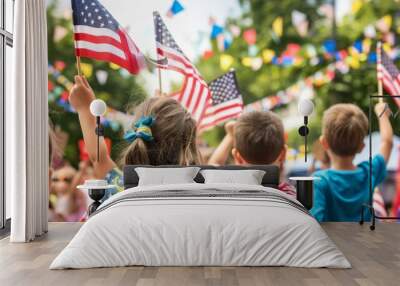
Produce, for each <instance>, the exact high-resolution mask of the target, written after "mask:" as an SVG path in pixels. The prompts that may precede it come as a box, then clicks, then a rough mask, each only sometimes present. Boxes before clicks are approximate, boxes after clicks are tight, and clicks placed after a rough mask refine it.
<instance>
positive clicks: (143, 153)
mask: <svg viewBox="0 0 400 286" xmlns="http://www.w3.org/2000/svg"><path fill="white" fill-rule="evenodd" d="M122 156H123V161H124V162H123V163H124V165H130V164H132V162H134V163H135V165H150V160H149V155H148V150H147V146H146V143H145V142H144V140H143V139H141V138H137V139H136V140H135V141H134V142H132V143H131V144H130V145H129V146H128V147H127V148H126V149H125V150H124V152H123V154H122Z"/></svg>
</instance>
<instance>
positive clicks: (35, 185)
mask: <svg viewBox="0 0 400 286" xmlns="http://www.w3.org/2000/svg"><path fill="white" fill-rule="evenodd" d="M14 11H15V17H14V21H15V22H14V48H13V61H14V65H13V66H14V69H13V71H12V78H13V82H12V93H11V96H10V97H8V98H6V188H10V189H11V193H12V195H11V236H10V241H12V242H28V241H31V240H33V239H35V237H36V236H40V235H42V234H43V233H44V232H47V226H48V224H47V209H48V184H49V183H48V182H49V180H48V156H49V152H48V147H49V143H48V138H49V136H48V107H47V22H46V4H45V0H18V1H15V10H14Z"/></svg>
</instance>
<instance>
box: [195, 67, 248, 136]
mask: <svg viewBox="0 0 400 286" xmlns="http://www.w3.org/2000/svg"><path fill="white" fill-rule="evenodd" d="M209 86H210V91H211V100H210V101H209V103H208V105H207V108H206V111H205V114H204V117H203V120H202V121H201V122H200V126H199V130H200V131H204V130H206V129H209V128H212V127H214V126H215V125H217V124H219V123H222V122H224V121H227V120H229V119H232V118H237V117H239V116H240V114H241V113H242V111H243V99H242V95H241V94H240V91H239V87H238V84H237V80H236V73H235V71H234V70H232V71H229V72H228V73H226V74H224V75H222V76H220V77H218V78H217V79H215V80H213V81H212V82H211V83H210V84H209Z"/></svg>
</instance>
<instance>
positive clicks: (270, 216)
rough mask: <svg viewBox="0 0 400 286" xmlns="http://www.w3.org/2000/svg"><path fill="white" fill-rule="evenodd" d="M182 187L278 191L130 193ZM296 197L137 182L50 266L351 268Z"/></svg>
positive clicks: (106, 206)
mask: <svg viewBox="0 0 400 286" xmlns="http://www.w3.org/2000/svg"><path fill="white" fill-rule="evenodd" d="M174 190H177V191H182V192H184V191H191V192H196V191H198V192H204V193H207V192H208V191H210V192H211V191H212V192H216V191H217V192H223V191H231V192H232V191H235V192H239V191H262V192H266V193H265V194H266V195H271V196H273V197H272V199H265V198H262V197H260V198H258V197H251V196H249V197H246V196H243V195H242V196H240V197H236V196H235V195H233V196H227V197H218V196H217V197H204V196H203V197H195V196H193V197H191V196H182V197H179V196H174V197H162V198H154V197H153V198H145V197H144V198H138V199H137V198H134V199H132V198H131V199H130V197H131V196H136V195H137V194H138V193H137V192H150V191H151V192H153V193H154V192H155V191H160V192H165V191H174ZM140 194H145V193H140ZM249 194H251V192H249ZM274 197H275V198H277V197H280V198H282V200H276V199H274ZM285 201H287V202H292V204H288V203H284V202H285ZM293 203H295V204H299V203H298V202H297V201H295V200H293V199H291V198H290V197H289V196H286V195H285V194H284V193H282V192H280V191H277V190H275V189H272V188H266V187H262V186H253V185H238V184H235V185H232V184H183V185H165V186H147V187H136V188H132V189H129V190H126V191H124V192H121V193H119V194H117V195H115V196H113V197H111V198H110V199H108V200H107V201H106V202H104V203H103V204H102V205H101V206H100V208H99V210H98V213H96V214H95V215H93V216H92V217H91V218H90V219H89V220H88V221H87V222H86V223H85V224H84V225H83V226H82V227H81V229H80V230H79V232H78V233H77V234H76V235H75V237H74V238H73V239H72V241H71V242H70V243H69V244H68V245H67V246H66V247H65V249H64V250H63V251H62V252H61V253H60V254H59V255H58V256H57V257H56V259H55V260H54V261H53V262H52V264H51V265H50V269H63V268H91V267H115V266H128V265H145V266H194V265H198V266H206V265H214V266H244V265H246V266H294V267H332V268H349V267H351V266H350V263H349V262H348V261H347V259H346V258H345V257H344V255H343V254H342V252H341V251H340V250H339V249H338V248H337V247H336V245H335V244H334V243H333V242H332V241H331V240H330V238H329V237H328V236H327V235H326V233H325V232H324V230H323V229H322V228H321V226H320V225H319V224H318V222H317V221H316V220H315V219H314V218H313V217H311V216H310V215H308V214H307V213H305V212H304V211H302V210H301V209H300V208H298V207H295V206H294V205H293Z"/></svg>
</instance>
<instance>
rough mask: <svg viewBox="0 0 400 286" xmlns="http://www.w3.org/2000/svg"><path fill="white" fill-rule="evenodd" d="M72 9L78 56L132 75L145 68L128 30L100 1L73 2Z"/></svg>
mask: <svg viewBox="0 0 400 286" xmlns="http://www.w3.org/2000/svg"><path fill="white" fill-rule="evenodd" d="M72 10H73V21H74V38H75V53H76V55H77V56H79V57H86V58H92V59H96V60H101V61H107V62H111V63H114V64H116V65H118V66H120V67H122V68H125V69H126V70H128V71H129V72H130V73H132V74H138V73H139V72H140V70H141V69H143V68H145V67H146V62H145V57H144V55H143V54H142V53H141V52H140V50H139V49H138V48H137V46H136V45H135V43H134V42H133V40H132V39H131V38H130V37H129V35H128V34H127V32H126V31H125V29H123V28H122V27H121V26H120V25H119V24H118V22H117V21H116V20H115V19H114V17H113V16H112V15H111V14H110V13H109V12H108V11H107V10H106V9H105V8H104V7H103V5H101V4H100V3H99V2H98V1H97V0H72Z"/></svg>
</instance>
